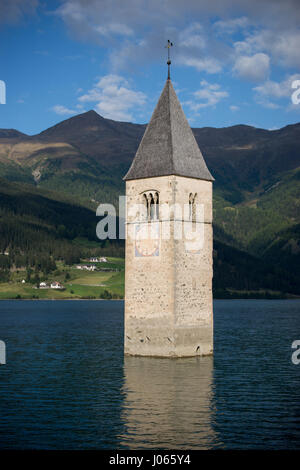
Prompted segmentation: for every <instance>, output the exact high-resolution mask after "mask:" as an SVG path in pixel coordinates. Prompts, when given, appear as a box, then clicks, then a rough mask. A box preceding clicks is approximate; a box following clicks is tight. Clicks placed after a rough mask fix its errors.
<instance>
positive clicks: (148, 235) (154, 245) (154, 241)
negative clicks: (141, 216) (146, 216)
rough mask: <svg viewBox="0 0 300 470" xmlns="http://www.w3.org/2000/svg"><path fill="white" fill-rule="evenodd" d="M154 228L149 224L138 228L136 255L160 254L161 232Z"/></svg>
mask: <svg viewBox="0 0 300 470" xmlns="http://www.w3.org/2000/svg"><path fill="white" fill-rule="evenodd" d="M152 229H153V227H152ZM152 229H151V226H150V227H149V226H148V224H145V225H143V226H140V227H137V228H136V238H135V252H136V256H158V254H159V234H158V231H157V230H152Z"/></svg>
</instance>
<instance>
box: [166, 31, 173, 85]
mask: <svg viewBox="0 0 300 470" xmlns="http://www.w3.org/2000/svg"><path fill="white" fill-rule="evenodd" d="M172 46H173V43H172V42H171V41H170V39H168V42H167V45H166V46H165V47H166V48H167V49H168V61H167V64H168V80H170V65H171V59H170V49H171V47H172Z"/></svg>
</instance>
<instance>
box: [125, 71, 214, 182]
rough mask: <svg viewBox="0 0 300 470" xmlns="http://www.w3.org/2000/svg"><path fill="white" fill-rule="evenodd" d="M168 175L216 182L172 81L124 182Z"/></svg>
mask: <svg viewBox="0 0 300 470" xmlns="http://www.w3.org/2000/svg"><path fill="white" fill-rule="evenodd" d="M167 175H178V176H186V177H190V178H198V179H202V180H208V181H213V180H214V178H213V177H212V175H211V174H210V172H209V170H208V168H207V166H206V163H205V161H204V158H203V156H202V153H201V151H200V149H199V147H198V144H197V142H196V139H195V137H194V134H193V132H192V130H191V128H190V126H189V123H188V121H187V119H186V117H185V115H184V112H183V110H182V108H181V105H180V103H179V100H178V98H177V95H176V93H175V90H174V88H173V85H172V83H171V80H169V79H168V80H167V82H166V84H165V86H164V89H163V91H162V94H161V95H160V98H159V100H158V103H157V105H156V108H155V110H154V112H153V115H152V117H151V120H150V122H149V124H148V126H147V128H146V131H145V134H144V136H143V138H142V140H141V143H140V145H139V148H138V150H137V152H136V155H135V157H134V160H133V162H132V164H131V167H130V168H129V171H128V173H127V174H126V176H125V177H124V180H134V179H139V178H150V177H153V176H167Z"/></svg>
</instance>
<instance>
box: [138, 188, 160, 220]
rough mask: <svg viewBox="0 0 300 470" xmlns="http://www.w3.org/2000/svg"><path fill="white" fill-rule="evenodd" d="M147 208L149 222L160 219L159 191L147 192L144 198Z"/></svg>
mask: <svg viewBox="0 0 300 470" xmlns="http://www.w3.org/2000/svg"><path fill="white" fill-rule="evenodd" d="M142 199H143V204H144V205H145V206H146V214H147V220H158V219H159V193H158V191H145V192H144V193H143V196H142Z"/></svg>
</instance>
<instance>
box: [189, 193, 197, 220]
mask: <svg viewBox="0 0 300 470" xmlns="http://www.w3.org/2000/svg"><path fill="white" fill-rule="evenodd" d="M196 199H197V193H195V194H193V193H190V195H189V219H190V220H192V221H195V220H196Z"/></svg>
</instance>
